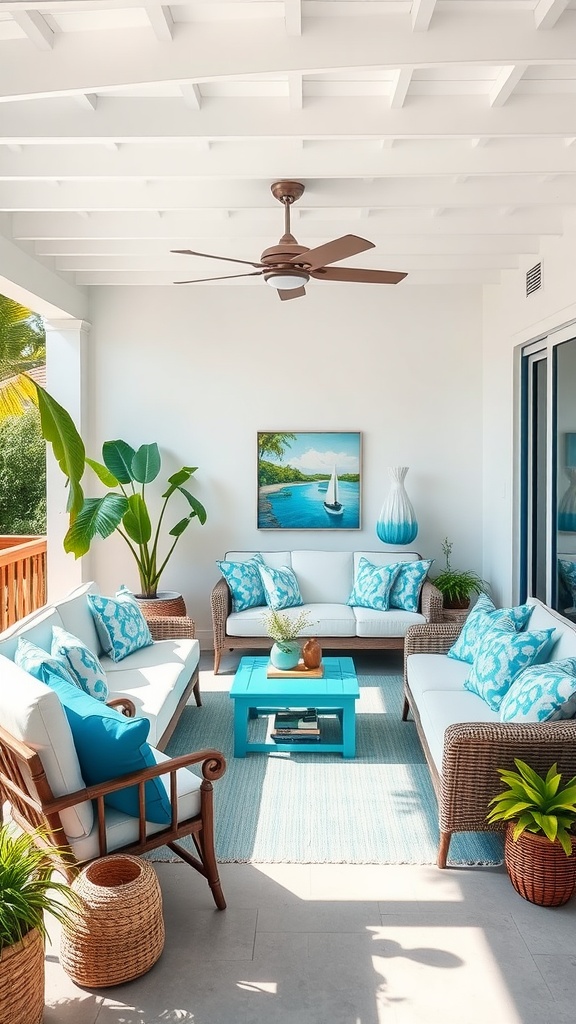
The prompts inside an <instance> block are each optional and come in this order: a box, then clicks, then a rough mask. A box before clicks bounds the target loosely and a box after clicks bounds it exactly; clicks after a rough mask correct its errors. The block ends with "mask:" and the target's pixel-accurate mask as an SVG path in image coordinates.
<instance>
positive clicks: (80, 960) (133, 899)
mask: <svg viewBox="0 0 576 1024" xmlns="http://www.w3.org/2000/svg"><path fill="white" fill-rule="evenodd" d="M72 888H73V889H74V890H75V891H76V892H77V893H78V895H79V896H80V897H81V900H82V903H83V911H82V913H81V915H80V916H77V917H76V918H75V920H74V921H72V922H71V923H68V924H65V925H64V926H63V928H62V935H61V942H60V962H61V964H62V967H63V968H64V970H65V971H66V973H67V974H68V975H69V977H70V978H72V980H73V981H75V982H76V984H78V985H85V986H87V987H88V988H104V987H105V986H108V985H118V984H120V983H122V982H124V981H131V980H132V979H133V978H138V977H139V976H140V975H141V974H145V973H146V971H148V970H149V969H150V968H151V967H152V965H153V964H155V963H156V961H157V960H158V957H159V956H160V954H161V952H162V949H163V948H164V920H163V918H162V895H161V893H160V886H159V884H158V879H157V877H156V874H155V872H154V869H153V867H152V865H151V864H149V863H148V862H147V861H145V860H140V859H139V858H138V857H131V856H129V855H128V854H116V855H114V854H111V855H110V856H109V857H101V858H100V859H99V860H96V861H94V862H93V863H92V864H89V865H88V867H86V868H84V869H83V870H82V871H81V872H80V874H79V875H78V876H77V877H76V878H75V879H74V881H73V882H72Z"/></svg>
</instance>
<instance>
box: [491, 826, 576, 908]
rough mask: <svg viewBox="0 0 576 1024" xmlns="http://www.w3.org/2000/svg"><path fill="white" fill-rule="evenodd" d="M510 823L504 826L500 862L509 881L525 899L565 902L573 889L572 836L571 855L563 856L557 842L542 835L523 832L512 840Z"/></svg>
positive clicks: (575, 859)
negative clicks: (501, 861)
mask: <svg viewBox="0 0 576 1024" xmlns="http://www.w3.org/2000/svg"><path fill="white" fill-rule="evenodd" d="M513 830H514V824H513V823H510V824H509V825H508V827H507V829H506V839H505V842H504V862H505V864H506V868H507V869H508V874H509V876H510V881H511V882H512V885H513V886H514V888H515V889H516V892H518V893H520V895H521V896H523V897H524V899H525V900H528V901H529V902H530V903H537V904H538V906H540V907H559V906H561V905H562V904H563V903H567V902H568V900H569V899H570V897H571V896H572V895H573V893H574V890H575V889H576V838H575V839H573V840H572V856H570V857H567V856H566V854H565V853H564V850H563V849H562V847H561V846H560V843H558V842H556V843H551V842H550V840H549V839H547V838H546V836H542V835H535V834H534V833H533V832H523V833H522V835H521V836H519V838H518V839H517V840H516V842H514V840H513V839H512V833H513Z"/></svg>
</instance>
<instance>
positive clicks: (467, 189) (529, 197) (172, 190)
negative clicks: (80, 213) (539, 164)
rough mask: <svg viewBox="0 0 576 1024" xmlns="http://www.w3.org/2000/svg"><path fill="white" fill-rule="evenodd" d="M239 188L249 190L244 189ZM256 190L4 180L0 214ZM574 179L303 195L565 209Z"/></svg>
mask: <svg viewBox="0 0 576 1024" xmlns="http://www.w3.org/2000/svg"><path fill="white" fill-rule="evenodd" d="M244 184H248V185H249V187H247V188H244V187H243V186H244ZM264 191H265V189H263V188H262V184H261V183H260V182H259V181H258V182H250V183H243V182H238V184H237V187H236V188H235V190H234V197H233V204H232V203H231V196H230V187H229V183H228V182H226V181H220V182H217V181H205V182H203V183H202V182H198V181H196V180H188V181H182V180H174V181H150V182H149V183H147V184H146V183H144V182H142V181H122V182H110V181H106V180H97V181H86V182H78V181H64V182H62V183H61V185H60V186H59V188H58V190H57V192H56V193H55V191H54V188H53V187H52V186H51V185H50V183H49V182H46V181H38V182H34V183H33V184H31V183H30V182H22V181H6V182H4V183H3V185H2V190H1V192H0V209H1V210H4V211H5V212H12V211H17V210H38V211H40V210H53V211H58V210H60V211H63V212H64V211H72V210H94V211H105V210H154V209H160V210H186V209H195V208H197V209H202V208H208V209H227V208H229V207H232V206H233V208H234V209H237V210H242V209H247V208H250V209H251V208H253V207H254V205H259V204H260V203H261V201H262V200H263V195H262V194H263V192H264ZM574 196H575V188H574V180H573V178H572V177H568V176H564V177H562V178H559V179H557V180H555V181H554V182H545V183H539V182H538V181H537V180H535V178H534V177H531V178H520V177H511V178H499V177H494V178H491V177H488V178H483V179H482V180H479V179H478V178H471V179H470V180H467V181H465V182H463V183H462V182H459V181H458V182H454V181H453V180H451V179H450V178H449V177H448V176H447V175H444V176H442V177H434V178H432V177H430V178H426V179H422V178H416V177H414V178H388V179H386V180H384V181H382V180H381V181H376V182H374V183H373V184H372V185H370V186H367V187H363V186H362V184H361V183H360V182H345V181H342V180H338V179H334V180H333V181H332V182H328V183H325V184H324V185H323V187H322V189H317V190H315V194H314V195H312V196H310V195H309V196H308V198H307V205H308V206H309V207H312V208H316V209H322V208H324V207H330V208H331V207H339V206H345V207H358V206H370V207H371V208H372V209H376V208H378V207H380V208H382V209H386V208H389V207H393V206H413V207H419V208H421V207H423V206H445V207H450V208H452V207H460V208H466V207H471V208H472V207H490V206H508V205H510V204H513V205H518V206H523V205H527V206H533V205H537V206H551V207H554V206H572V205H574Z"/></svg>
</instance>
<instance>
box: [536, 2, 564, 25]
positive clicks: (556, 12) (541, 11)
mask: <svg viewBox="0 0 576 1024" xmlns="http://www.w3.org/2000/svg"><path fill="white" fill-rule="evenodd" d="M568 3H569V0H538V3H537V4H536V7H535V8H534V24H535V25H536V28H545V29H550V28H554V25H555V24H556V22H557V21H558V18H559V17H560V15H561V14H564V11H565V10H566V8H567V7H568Z"/></svg>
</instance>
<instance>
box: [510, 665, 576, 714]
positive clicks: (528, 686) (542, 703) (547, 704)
mask: <svg viewBox="0 0 576 1024" xmlns="http://www.w3.org/2000/svg"><path fill="white" fill-rule="evenodd" d="M575 714H576V658H565V659H564V660H563V661H550V662H547V663H546V664H545V665H532V666H531V667H530V668H525V669H524V671H523V672H520V674H519V675H517V676H516V678H515V680H514V682H513V683H512V686H511V687H510V689H509V690H508V693H506V694H505V695H504V697H503V699H502V703H501V705H500V720H501V721H502V722H549V721H558V720H559V719H562V718H573V717H574V715H575Z"/></svg>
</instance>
